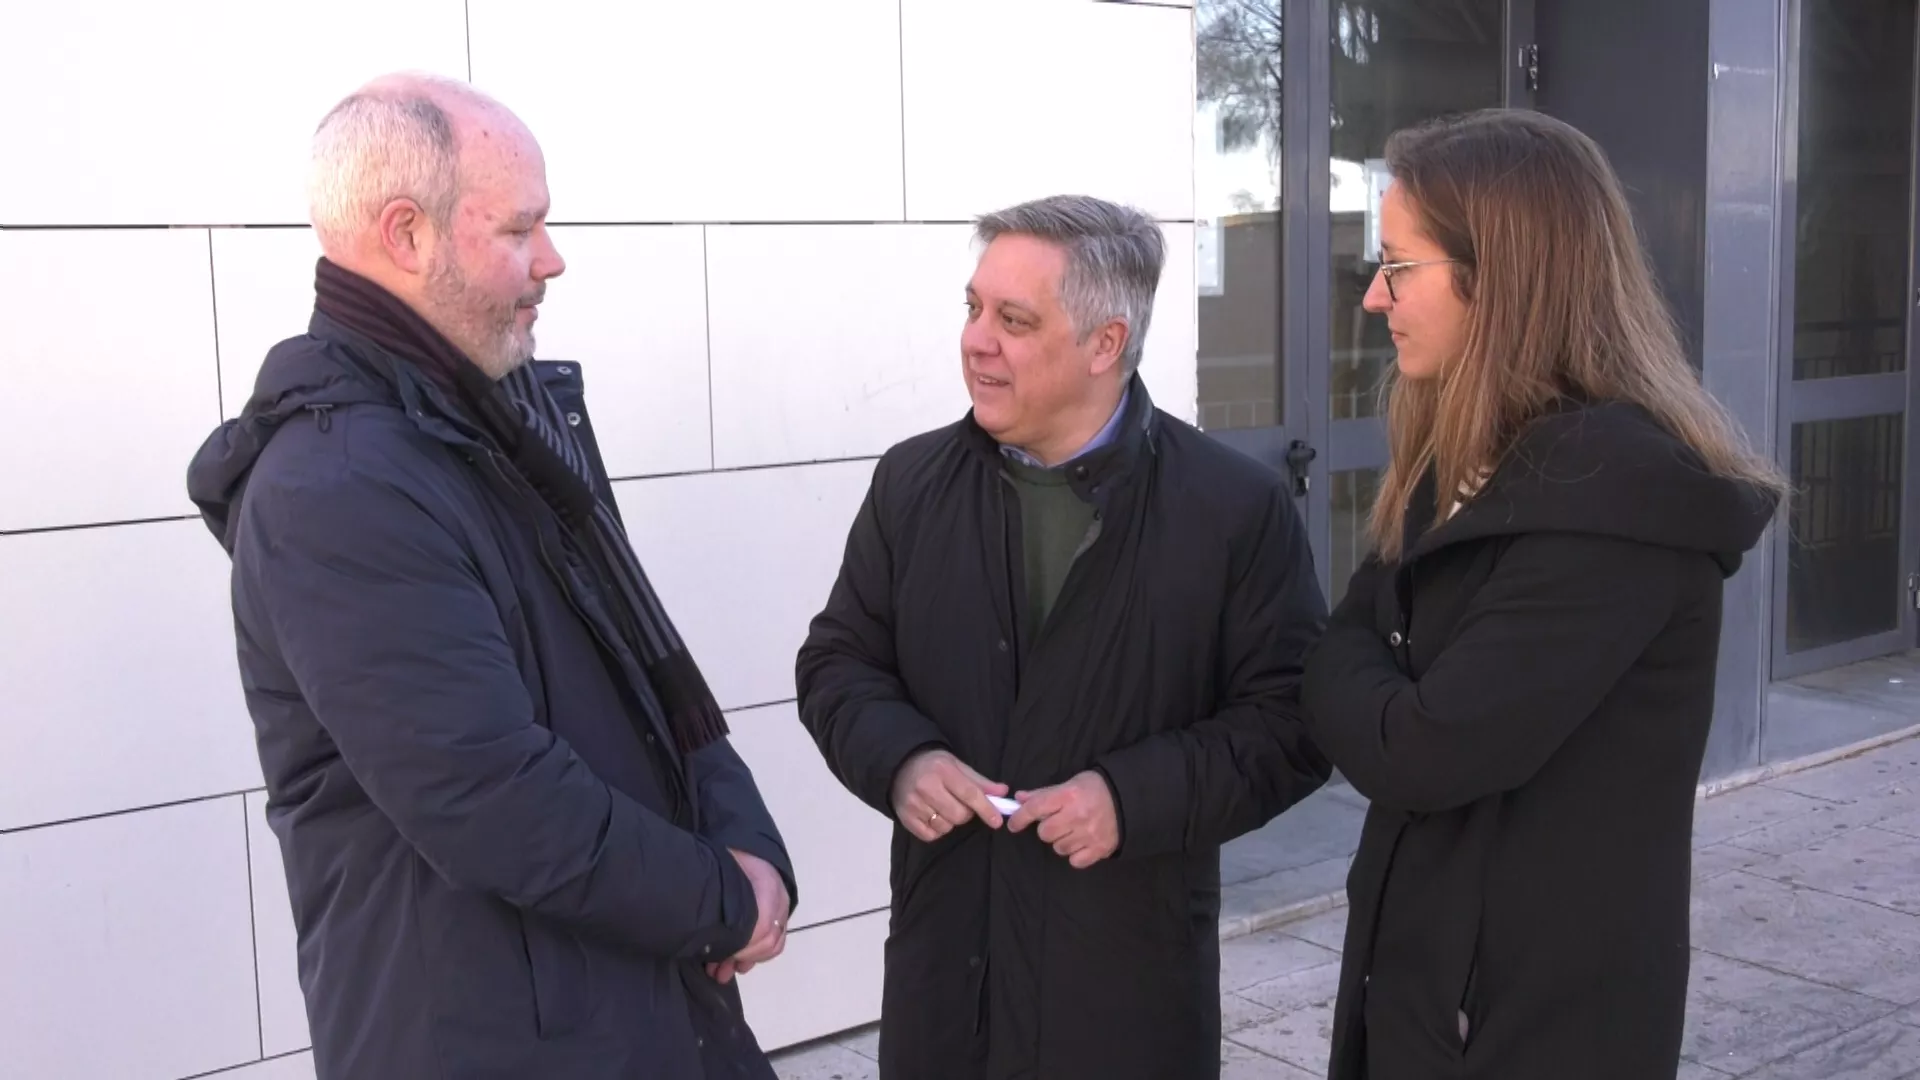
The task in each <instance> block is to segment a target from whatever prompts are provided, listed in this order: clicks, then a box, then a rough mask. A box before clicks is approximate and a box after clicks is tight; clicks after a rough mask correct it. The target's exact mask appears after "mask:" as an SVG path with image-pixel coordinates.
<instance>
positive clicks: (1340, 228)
mask: <svg viewBox="0 0 1920 1080" xmlns="http://www.w3.org/2000/svg"><path fill="white" fill-rule="evenodd" d="M1331 16H1332V18H1331V23H1330V26H1329V35H1328V40H1329V43H1330V48H1329V54H1328V55H1329V61H1330V63H1329V68H1328V71H1329V74H1330V84H1331V85H1330V99H1329V116H1330V145H1329V148H1328V149H1329V158H1330V177H1329V179H1330V181H1331V183H1330V186H1329V187H1328V190H1327V192H1326V203H1325V205H1326V208H1327V213H1328V217H1329V219H1330V223H1331V228H1330V235H1329V237H1328V240H1329V253H1328V259H1327V262H1326V263H1324V264H1323V265H1322V267H1321V268H1320V273H1321V274H1322V275H1325V276H1326V278H1327V281H1328V295H1327V311H1328V317H1327V326H1326V330H1327V336H1326V338H1325V341H1324V344H1322V345H1321V347H1319V348H1317V349H1314V350H1313V351H1312V352H1311V353H1310V355H1312V356H1314V357H1324V363H1325V371H1324V374H1322V373H1321V372H1318V371H1316V372H1311V373H1309V375H1308V381H1309V382H1310V383H1314V384H1317V385H1319V386H1324V387H1325V388H1326V389H1325V396H1324V401H1325V407H1324V409H1323V410H1320V411H1317V413H1316V415H1315V417H1314V419H1315V420H1318V421H1319V423H1315V424H1310V425H1309V430H1310V431H1311V432H1312V436H1313V437H1312V440H1311V441H1312V442H1314V443H1315V444H1317V445H1321V446H1324V447H1325V448H1326V455H1325V457H1326V466H1325V467H1326V470H1327V481H1326V485H1325V487H1326V501H1325V504H1324V509H1323V513H1322V515H1321V517H1320V519H1319V520H1320V521H1322V522H1324V523H1325V524H1324V526H1322V527H1320V528H1317V529H1316V531H1318V532H1321V533H1322V535H1323V536H1324V537H1325V542H1326V545H1327V553H1326V558H1325V565H1326V573H1327V576H1328V582H1327V584H1328V597H1329V599H1330V600H1333V601H1336V602H1337V600H1338V598H1339V596H1340V595H1341V594H1343V593H1344V592H1345V591H1346V585H1347V579H1348V578H1349V577H1350V576H1352V574H1353V570H1354V568H1355V567H1356V566H1357V565H1358V564H1359V562H1360V560H1361V559H1362V558H1364V557H1365V555H1366V552H1367V550H1368V546H1369V545H1368V544H1367V541H1366V520H1367V515H1368V512H1369V511H1370V509H1371V507H1372V506H1373V500H1374V495H1375V493H1376V491H1377V489H1378V487H1379V481H1380V477H1381V474H1382V473H1383V472H1384V470H1385V467H1386V464H1387V435H1386V424H1385V420H1384V408H1383V402H1382V398H1381V391H1382V389H1383V386H1384V383H1385V380H1386V377H1387V375H1388V373H1389V372H1390V371H1391V370H1392V366H1393V342H1392V339H1391V338H1389V337H1388V335H1387V327H1386V321H1385V320H1384V319H1382V318H1381V317H1379V316H1377V315H1372V314H1369V313H1368V312H1367V311H1366V310H1365V309H1364V308H1362V306H1361V301H1362V299H1363V298H1364V297H1365V296H1366V292H1367V288H1368V286H1369V285H1370V284H1371V283H1372V281H1373V277H1374V272H1375V268H1376V267H1377V266H1378V264H1379V251H1380V238H1379V235H1378V222H1379V205H1380V196H1381V194H1382V192H1383V191H1384V189H1385V187H1386V185H1387V182H1388V177H1387V171H1386V162H1385V160H1384V156H1385V152H1386V145H1387V137H1388V136H1389V135H1391V134H1393V132H1395V131H1397V130H1399V129H1400V128H1404V127H1408V126H1410V125H1413V124H1417V123H1420V122H1421V121H1424V120H1428V119H1432V118H1434V117H1437V116H1443V115H1447V114H1450V113H1460V112H1468V111H1472V110H1475V109H1483V108H1490V107H1495V106H1499V105H1503V104H1505V105H1513V106H1520V107H1526V106H1530V105H1531V104H1532V87H1531V83H1530V81H1529V80H1530V79H1531V78H1532V77H1533V74H1534V72H1536V71H1537V67H1535V66H1534V60H1533V57H1534V54H1533V52H1532V49H1531V41H1530V38H1531V30H1532V26H1533V8H1532V3H1531V0H1447V2H1438V3H1437V2H1434V0H1372V2H1370V3H1345V2H1339V0H1336V2H1334V3H1333V4H1332V10H1331Z"/></svg>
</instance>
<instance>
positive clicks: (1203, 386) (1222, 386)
mask: <svg viewBox="0 0 1920 1080" xmlns="http://www.w3.org/2000/svg"><path fill="white" fill-rule="evenodd" d="M1282 6H1283V5H1282V0H1199V2H1198V3H1197V4H1196V5H1195V7H1194V27H1195V31H1194V33H1195V45H1196V49H1195V51H1196V54H1197V62H1198V68H1197V70H1196V73H1195V89H1196V91H1197V93H1196V98H1197V103H1196V114H1195V116H1194V161H1193V173H1194V177H1193V182H1194V183H1193V186H1194V216H1195V221H1194V238H1195V252H1194V255H1195V277H1196V279H1197V283H1198V286H1199V294H1200V295H1199V298H1198V299H1199V330H1200V335H1199V336H1200V349H1199V358H1198V361H1199V373H1198V374H1199V379H1198V382H1199V400H1198V412H1199V424H1200V427H1201V429H1202V430H1204V431H1207V432H1210V433H1212V434H1213V435H1214V436H1215V437H1217V438H1219V439H1221V440H1222V441H1224V442H1226V443H1228V444H1229V445H1233V446H1236V447H1238V448H1239V449H1241V450H1243V451H1245V452H1247V453H1249V454H1251V455H1253V456H1254V457H1255V458H1257V459H1259V460H1261V461H1263V462H1265V463H1266V464H1268V465H1270V466H1275V467H1278V466H1280V465H1281V464H1282V461H1283V459H1284V447H1285V426H1286V423H1287V415H1286V409H1287V404H1288V401H1287V380H1286V379H1285V378H1284V373H1283V370H1282V368H1283V365H1282V362H1281V357H1282V352H1283V350H1282V348H1281V341H1280V327H1281V296H1282V274H1281V260H1282V251H1281V238H1282V235H1283V232H1282V216H1283V211H1284V207H1283V205H1282V203H1281V167H1282V161H1281V142H1282V138H1283V132H1282V130H1281V120H1282V108H1281V107H1282V86H1281V79H1280V72H1281V37H1280V27H1281V19H1282V11H1281V8H1282Z"/></svg>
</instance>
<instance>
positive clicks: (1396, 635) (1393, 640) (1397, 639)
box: [1387, 630, 1407, 649]
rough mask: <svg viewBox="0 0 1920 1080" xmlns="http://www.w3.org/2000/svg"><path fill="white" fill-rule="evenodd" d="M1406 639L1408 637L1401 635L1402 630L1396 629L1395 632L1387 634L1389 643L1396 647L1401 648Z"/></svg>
mask: <svg viewBox="0 0 1920 1080" xmlns="http://www.w3.org/2000/svg"><path fill="white" fill-rule="evenodd" d="M1406 640H1407V639H1406V638H1404V637H1401V636H1400V631H1398V630H1395V631H1394V632H1393V633H1391V634H1388V635H1387V644H1389V645H1391V646H1393V647H1394V648H1396V649H1397V648H1399V647H1400V646H1401V644H1403V643H1404V642H1405V641H1406Z"/></svg>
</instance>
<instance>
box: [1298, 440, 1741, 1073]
mask: <svg viewBox="0 0 1920 1080" xmlns="http://www.w3.org/2000/svg"><path fill="white" fill-rule="evenodd" d="M1434 507H1435V492H1434V483H1433V478H1432V475H1431V473H1429V474H1428V476H1427V479H1426V482H1425V483H1424V484H1422V485H1421V486H1420V487H1419V488H1418V490H1417V491H1416V493H1415V496H1414V499H1413V502H1412V506H1411V509H1410V511H1409V513H1408V517H1407V521H1408V530H1407V533H1406V535H1407V541H1406V547H1405V549H1404V550H1405V556H1404V557H1403V558H1402V559H1401V560H1400V561H1399V562H1397V563H1393V564H1383V563H1381V562H1380V561H1379V560H1378V559H1369V560H1368V561H1367V562H1365V563H1364V564H1363V565H1362V567H1361V569H1360V570H1359V571H1358V572H1357V573H1356V574H1355V576H1354V579H1353V583H1352V586H1351V587H1350V589H1349V591H1348V592H1347V595H1346V597H1345V598H1344V599H1343V600H1342V601H1341V603H1340V606H1339V608H1338V610H1337V611H1335V613H1334V615H1333V618H1332V620H1331V622H1330V625H1329V628H1328V630H1327V634H1326V636H1325V638H1324V639H1323V640H1322V641H1321V643H1320V645H1319V646H1318V648H1317V650H1316V651H1315V653H1314V654H1313V657H1312V659H1311V661H1310V662H1309V665H1308V670H1307V678H1306V703H1307V705H1308V708H1309V711H1310V716H1311V722H1312V727H1313V732H1314V736H1315V738H1316V740H1317V741H1318V742H1319V744H1320V745H1321V747H1322V748H1323V749H1324V750H1325V752H1326V753H1327V755H1328V757H1330V758H1331V759H1332V761H1333V763H1334V765H1335V767H1336V768H1338V769H1339V770H1340V772H1341V774H1342V775H1343V776H1345V777H1346V778H1347V779H1349V780H1350V781H1351V782H1352V783H1353V786H1354V787H1355V788H1356V789H1358V790H1359V791H1360V793H1362V794H1363V795H1365V796H1366V797H1367V798H1368V799H1370V800H1371V801H1372V806H1371V808H1370V810H1369V811H1368V814H1367V818H1366V823H1365V826H1364V828H1363V831H1362V835H1361V840H1360V848H1359V852H1358V854H1357V855H1356V856H1355V858H1354V862H1353V866H1352V869H1351V871H1350V874H1349V878H1348V883H1347V895H1348V899H1349V901H1350V907H1349V914H1348V922H1347V936H1346V945H1345V952H1344V956H1343V959H1342V964H1343V967H1342V973H1341V981H1340V996H1339V1001H1338V1005H1337V1008H1336V1013H1335V1017H1334V1035H1333V1056H1332V1069H1331V1076H1332V1078H1333V1080H1361V1078H1363V1077H1365V1078H1368V1080H1447V1078H1450V1080H1534V1078H1538V1077H1552V1078H1554V1080H1622V1078H1625V1077H1632V1078H1634V1080H1656V1078H1659V1077H1666V1078H1669V1080H1671V1078H1672V1077H1673V1076H1674V1073H1675V1070H1676V1067H1677V1063H1678V1059H1679V1055H1680V1038H1681V1030H1682V1026H1683V1023H1684V1018H1685V1006H1686V990H1687V968H1688V957H1689V942H1688V932H1687V931H1688V897H1689V888H1690V882H1691V870H1690V866H1691V833H1692V821H1693V805H1694V793H1695V788H1696V785H1697V783H1698V781H1699V776H1700V766H1701V759H1702V757H1703V755H1704V753H1705V749H1706V744H1707V729H1708V727H1709V725H1710V724H1711V722H1712V719H1713V700H1714V675H1715V665H1716V661H1717V657H1718V652H1719V641H1720V612H1721V591H1722V584H1723V581H1724V579H1725V578H1727V577H1728V576H1731V575H1732V574H1733V573H1734V571H1735V570H1736V569H1738V568H1739V566H1740V562H1741V557H1742V554H1743V553H1744V552H1746V551H1748V550H1749V549H1751V548H1752V547H1753V546H1754V544H1755V543H1756V542H1757V540H1758V539H1759V536H1760V534H1761V532H1762V530H1764V529H1765V527H1766V525H1767V523H1768V521H1769V519H1770V518H1771V515H1772V511H1773V501H1772V498H1771V496H1769V495H1767V494H1765V493H1764V492H1762V491H1760V490H1758V489H1756V488H1754V487H1752V486H1750V485H1747V484H1745V483H1742V482H1738V481H1734V480H1731V479H1726V478H1722V477H1719V476H1715V475H1712V474H1710V473H1709V472H1708V471H1707V470H1706V469H1705V468H1704V467H1703V466H1702V465H1701V463H1700V461H1699V459H1698V458H1697V457H1696V456H1695V455H1694V454H1693V452H1692V451H1691V450H1689V449H1688V448H1687V447H1686V446H1685V445H1684V444H1683V443H1682V442H1681V441H1680V440H1678V439H1676V438H1675V437H1674V436H1672V435H1670V434H1669V433H1668V432H1667V431H1665V430H1664V429H1663V428H1661V427H1660V425H1659V424H1657V423H1656V422H1655V421H1654V419H1653V417H1652V416H1651V415H1649V414H1648V413H1647V412H1646V411H1645V410H1643V409H1641V408H1639V407H1637V406H1632V405H1626V404H1618V403H1602V404H1591V405H1582V404H1573V403H1570V404H1568V405H1566V406H1565V407H1564V408H1560V409H1558V410H1556V411H1555V412H1553V413H1552V414H1550V415H1548V416H1546V417H1544V418H1542V419H1540V420H1538V421H1536V422H1535V423H1533V424H1532V425H1531V426H1530V427H1529V428H1528V429H1527V430H1526V431H1525V432H1524V433H1523V434H1522V436H1521V437H1520V438H1519V439H1518V440H1517V442H1516V444H1515V446H1514V447H1513V449H1512V450H1511V451H1510V452H1509V453H1508V454H1507V455H1506V457H1505V459H1504V461H1503V462H1502V463H1501V464H1500V465H1499V467H1498V468H1497V469H1495V471H1494V472H1493V473H1492V475H1491V476H1490V477H1489V478H1488V480H1487V481H1486V483H1485V484H1484V486H1483V487H1482V489H1481V490H1480V492H1479V493H1478V494H1477V495H1475V496H1473V497H1471V498H1467V499H1466V500H1465V501H1464V503H1463V505H1461V507H1460V508H1459V510H1458V511H1457V512H1455V513H1453V514H1452V516H1451V517H1450V518H1447V519H1446V520H1444V521H1443V522H1442V523H1440V524H1438V525H1437V526H1434V527H1432V528H1428V526H1429V524H1430V523H1432V522H1433V521H1434V520H1435V519H1434ZM1463 1027H1464V1028H1465V1031H1466V1034H1465V1036H1464V1038H1463V1037H1462V1035H1461V1029H1462V1028H1463Z"/></svg>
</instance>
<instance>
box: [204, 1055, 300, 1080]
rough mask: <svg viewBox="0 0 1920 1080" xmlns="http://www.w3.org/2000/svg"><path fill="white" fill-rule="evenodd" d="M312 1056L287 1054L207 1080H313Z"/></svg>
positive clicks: (243, 1066) (216, 1074)
mask: <svg viewBox="0 0 1920 1080" xmlns="http://www.w3.org/2000/svg"><path fill="white" fill-rule="evenodd" d="M313 1077H314V1073H313V1055H312V1054H289V1055H287V1056H286V1057H277V1058H270V1059H268V1060H266V1061H258V1062H255V1063H253V1064H252V1065H242V1066H241V1067H239V1068H237V1069H229V1070H227V1071H226V1072H221V1073H215V1074H213V1075H212V1076H210V1077H207V1080H313Z"/></svg>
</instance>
